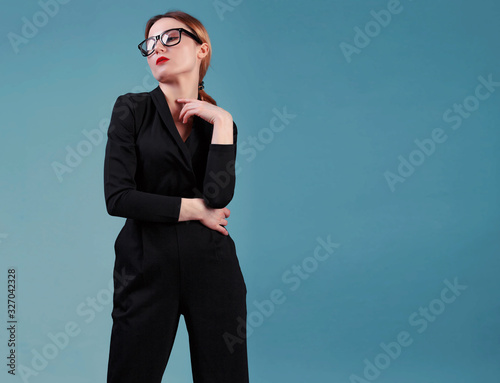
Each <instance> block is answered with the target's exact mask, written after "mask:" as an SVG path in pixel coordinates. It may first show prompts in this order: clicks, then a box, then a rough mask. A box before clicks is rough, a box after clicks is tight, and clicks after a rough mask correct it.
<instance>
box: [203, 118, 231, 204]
mask: <svg viewBox="0 0 500 383" xmlns="http://www.w3.org/2000/svg"><path fill="white" fill-rule="evenodd" d="M237 138H238V128H237V127H236V123H235V122H234V121H233V143H232V144H212V143H211V144H210V148H209V152H208V158H207V167H206V171H205V179H204V180H203V199H204V200H205V202H206V204H207V205H208V206H210V207H213V208H218V209H220V208H223V207H225V206H226V205H227V204H229V202H231V200H232V198H233V195H234V187H235V184H236V176H235V161H236V144H237Z"/></svg>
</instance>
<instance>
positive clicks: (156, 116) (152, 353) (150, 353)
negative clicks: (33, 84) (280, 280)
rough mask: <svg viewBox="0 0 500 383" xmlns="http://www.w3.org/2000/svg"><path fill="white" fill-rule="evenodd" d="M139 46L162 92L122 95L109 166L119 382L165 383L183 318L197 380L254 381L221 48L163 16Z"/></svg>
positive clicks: (175, 17) (183, 19) (175, 14)
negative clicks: (233, 227)
mask: <svg viewBox="0 0 500 383" xmlns="http://www.w3.org/2000/svg"><path fill="white" fill-rule="evenodd" d="M145 38H146V40H144V41H143V42H142V43H141V44H139V49H140V51H141V53H142V55H143V56H145V57H146V58H147V61H148V64H149V66H150V68H151V71H152V73H153V76H154V77H155V78H156V79H157V80H158V82H159V85H158V87H157V88H155V89H154V90H152V91H151V92H143V93H127V94H124V95H121V96H119V97H118V98H117V100H116V103H115V105H114V107H113V112H112V116H111V122H110V126H109V129H108V141H107V145H106V154H105V164H104V189H105V190H104V191H105V198H106V206H107V211H108V213H109V214H110V215H112V216H118V217H125V218H127V220H126V222H125V225H124V227H123V228H122V230H121V231H120V233H119V234H118V237H117V239H116V242H115V253H116V258H115V265H114V289H115V291H114V296H113V312H112V318H113V328H112V332H111V342H110V354H109V364H108V380H107V381H108V383H118V382H119V383H128V382H133V383H153V382H154V383H160V382H161V379H162V376H163V373H164V370H165V367H166V365H167V362H168V359H169V356H170V352H171V350H172V346H173V344H174V338H175V335H176V332H177V327H178V323H179V317H180V315H181V314H182V315H184V320H185V323H186V328H187V331H188V334H189V346H190V356H191V366H192V374H193V380H194V382H195V383H208V382H214V383H215V382H217V383H224V382H227V383H229V382H230V383H245V382H248V381H249V378H248V362H247V344H246V336H245V334H246V315H247V311H246V293H247V289H246V285H245V281H244V279H243V275H242V273H241V269H240V266H239V262H238V258H237V255H236V248H235V245H234V242H233V240H232V238H231V236H230V235H229V233H228V231H227V229H226V228H225V226H226V225H227V222H228V221H227V218H228V217H229V214H230V211H229V209H228V208H226V207H225V206H226V205H227V204H228V203H229V202H230V201H231V199H232V197H233V192H234V186H235V171H234V162H235V158H236V139H237V127H236V124H235V123H234V122H233V120H232V116H231V114H230V113H228V112H227V111H225V110H224V109H222V108H220V107H219V106H217V104H216V102H215V101H214V100H213V99H212V98H211V97H210V96H208V94H206V93H205V92H204V90H203V81H202V80H203V77H204V76H205V73H206V71H207V69H208V66H209V64H210V57H211V44H210V40H209V37H208V34H207V32H206V30H205V28H204V27H203V25H202V24H201V23H200V22H199V21H198V20H197V19H196V18H194V17H192V16H190V15H188V14H186V13H184V12H180V11H172V12H167V13H165V14H163V15H157V16H154V17H152V18H151V19H150V20H149V21H148V22H147V25H146V31H145Z"/></svg>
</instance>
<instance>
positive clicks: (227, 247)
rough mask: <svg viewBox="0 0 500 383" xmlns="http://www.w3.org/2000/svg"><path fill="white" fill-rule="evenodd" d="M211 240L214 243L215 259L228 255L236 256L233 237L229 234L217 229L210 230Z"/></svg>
mask: <svg viewBox="0 0 500 383" xmlns="http://www.w3.org/2000/svg"><path fill="white" fill-rule="evenodd" d="M212 241H213V244H214V250H215V257H216V258H217V259H219V260H222V259H225V258H227V257H228V256H236V249H235V247H234V243H233V239H232V238H231V237H230V236H229V235H224V234H222V233H219V232H218V231H217V230H212Z"/></svg>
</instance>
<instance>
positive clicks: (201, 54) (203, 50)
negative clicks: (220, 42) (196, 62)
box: [197, 43, 209, 60]
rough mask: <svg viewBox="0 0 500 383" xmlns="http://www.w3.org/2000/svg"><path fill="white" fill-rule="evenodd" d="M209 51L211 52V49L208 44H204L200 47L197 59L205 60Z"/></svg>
mask: <svg viewBox="0 0 500 383" xmlns="http://www.w3.org/2000/svg"><path fill="white" fill-rule="evenodd" d="M208 51H209V47H208V44H207V43H203V44H201V45H200V47H199V48H198V55H197V57H198V58H199V59H200V60H203V58H204V57H205V56H206V55H208Z"/></svg>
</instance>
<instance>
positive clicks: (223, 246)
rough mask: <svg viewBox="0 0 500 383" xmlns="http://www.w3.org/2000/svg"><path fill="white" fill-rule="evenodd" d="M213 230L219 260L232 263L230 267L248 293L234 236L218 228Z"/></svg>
mask: <svg viewBox="0 0 500 383" xmlns="http://www.w3.org/2000/svg"><path fill="white" fill-rule="evenodd" d="M212 231H213V234H212V236H213V239H214V243H215V254H216V257H217V260H218V261H219V262H221V263H227V264H229V265H231V266H230V269H231V270H233V272H235V273H236V274H237V275H238V277H237V279H239V280H240V283H241V286H242V288H243V289H244V291H245V294H246V292H247V287H246V283H245V279H244V277H243V273H242V271H241V267H240V262H239V260H238V255H237V254H236V245H235V244H234V241H233V238H231V235H224V234H222V233H219V232H218V231H216V230H212Z"/></svg>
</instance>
